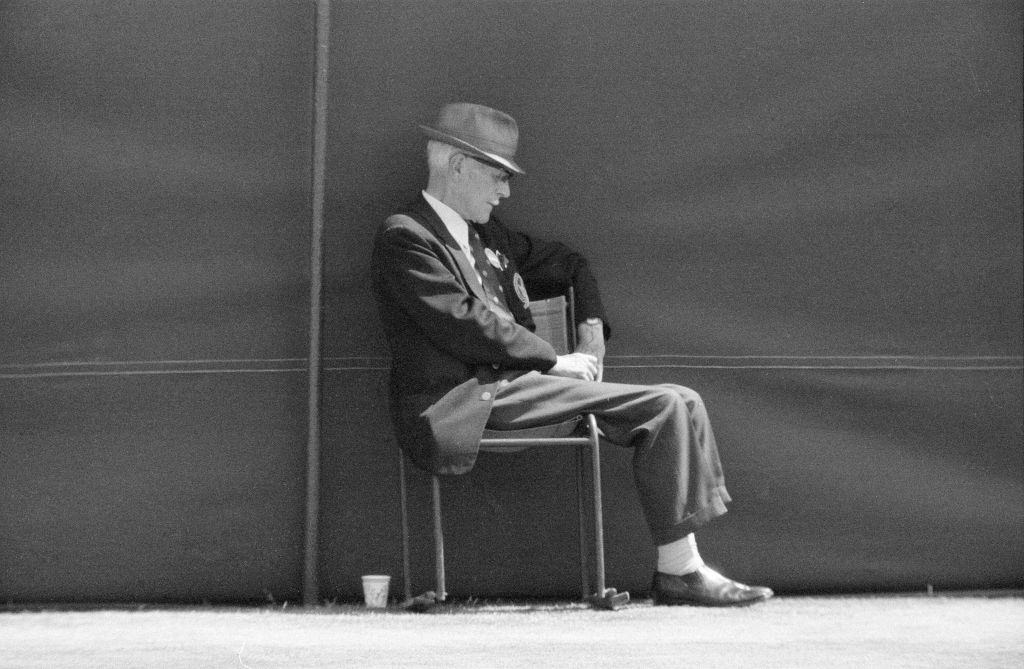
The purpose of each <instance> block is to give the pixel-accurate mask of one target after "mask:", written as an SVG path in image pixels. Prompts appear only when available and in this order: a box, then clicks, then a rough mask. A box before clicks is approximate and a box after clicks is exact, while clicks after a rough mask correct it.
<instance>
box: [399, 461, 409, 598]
mask: <svg viewBox="0 0 1024 669" xmlns="http://www.w3.org/2000/svg"><path fill="white" fill-rule="evenodd" d="M398 479H399V483H400V485H401V493H400V497H401V502H402V587H403V588H404V590H405V601H407V602H408V601H411V600H412V560H411V558H410V555H409V499H408V492H407V488H406V478H405V454H403V453H402V452H401V451H399V452H398Z"/></svg>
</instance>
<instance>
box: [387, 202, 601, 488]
mask: <svg viewBox="0 0 1024 669" xmlns="http://www.w3.org/2000/svg"><path fill="white" fill-rule="evenodd" d="M481 239H482V241H483V243H484V245H485V246H486V247H487V248H490V249H493V250H495V251H500V252H501V254H503V255H504V256H505V257H507V258H508V260H509V265H508V267H507V269H506V270H505V271H504V272H503V273H501V274H502V283H503V284H504V285H506V289H505V295H506V296H508V299H509V302H510V304H509V306H510V307H511V308H512V311H513V313H514V315H515V316H516V322H515V323H513V322H510V321H508V320H507V319H503V318H499V317H498V316H496V315H495V314H494V313H493V312H492V311H491V310H490V309H488V308H487V306H486V303H485V298H484V296H483V295H482V294H480V292H479V291H480V288H479V284H478V283H477V281H476V279H475V277H474V276H473V272H474V270H473V267H472V266H471V265H470V263H469V261H468V260H467V259H466V257H465V255H464V254H463V253H462V251H461V250H460V249H459V246H458V243H457V242H456V241H455V240H454V239H453V238H452V236H451V234H450V233H449V232H448V230H447V228H445V226H444V224H443V223H442V222H441V219H440V218H439V217H438V216H437V214H436V213H435V212H434V210H433V209H432V208H431V207H430V205H429V204H427V202H426V200H424V199H423V198H422V196H420V197H419V198H418V199H417V200H416V201H415V202H413V203H412V204H411V205H409V207H408V208H407V209H406V210H404V211H403V212H401V213H399V214H396V215H394V216H391V217H390V218H388V219H387V220H386V221H385V222H384V224H383V225H382V226H381V227H380V229H379V230H378V232H377V236H376V238H375V240H374V248H373V260H372V271H373V284H374V290H375V293H376V297H377V304H378V308H379V310H380V316H381V320H382V321H383V325H384V332H385V335H386V336H387V339H388V344H389V346H390V349H391V398H390V399H391V415H392V421H393V424H394V428H395V431H396V436H397V438H398V443H399V446H401V448H402V449H403V450H405V452H406V453H408V454H409V456H410V457H411V458H412V460H413V462H415V463H416V464H417V465H418V466H420V467H422V468H423V469H426V470H427V471H431V472H436V473H439V474H461V473H464V472H466V471H469V469H471V468H472V467H473V465H474V463H475V462H476V457H477V451H478V446H479V441H480V438H481V435H482V434H483V431H484V427H485V425H486V424H487V417H488V415H489V414H490V410H491V404H492V403H493V401H494V394H495V390H496V387H497V384H498V382H499V381H501V380H502V379H511V378H514V377H516V376H520V375H522V374H524V373H526V372H528V371H530V370H536V371H539V372H546V371H547V370H549V369H551V367H552V366H554V364H555V359H556V356H555V351H554V349H552V348H551V346H550V345H549V344H548V343H547V342H545V341H544V340H543V339H541V338H540V337H538V336H536V335H535V334H533V332H532V326H533V324H532V319H531V318H530V317H529V312H528V309H525V308H524V307H523V305H522V304H521V303H520V304H515V302H516V301H517V297H516V291H515V288H514V285H513V283H514V277H515V274H516V273H519V274H520V275H521V276H522V279H523V282H524V283H525V286H526V289H527V292H528V293H529V296H530V298H531V299H532V298H537V299H543V298H546V297H551V296H554V295H558V294H563V293H565V292H566V289H567V288H568V287H569V286H573V287H574V288H575V292H576V310H577V311H576V313H577V318H578V319H580V320H582V319H586V318H590V317H597V318H601V319H603V320H605V322H607V320H606V319H605V315H604V310H603V307H602V305H601V298H600V295H599V293H598V291H597V285H596V282H595V281H594V279H593V276H592V275H591V273H590V270H589V268H588V267H587V262H586V260H585V259H584V258H583V257H582V256H581V255H579V254H578V253H576V252H574V251H572V250H570V249H569V248H567V247H565V246H563V245H562V244H558V243H554V242H544V241H540V240H536V239H532V238H530V237H528V236H526V235H524V234H522V233H519V232H516V231H513V230H511V229H509V228H507V227H505V226H504V225H503V224H501V223H500V222H499V221H498V220H497V219H495V218H492V219H491V220H490V221H489V222H488V223H487V225H485V226H483V227H482V229H481ZM606 327H607V326H606Z"/></svg>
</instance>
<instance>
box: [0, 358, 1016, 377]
mask: <svg viewBox="0 0 1024 669" xmlns="http://www.w3.org/2000/svg"><path fill="white" fill-rule="evenodd" d="M388 360H389V358H387V357H369V356H361V357H355V356H353V357H333V358H325V361H328V362H332V363H344V362H346V361H351V362H352V363H356V364H347V365H346V364H340V365H339V364H333V365H327V366H324V367H323V371H325V372H343V371H386V370H388V369H389V368H390V367H389V365H388ZM645 360H649V361H651V362H643V361H645ZM662 360H665V361H666V362H660V361H662ZM669 360H679V361H683V360H688V361H696V360H701V361H707V362H706V363H704V364H695V363H693V362H688V363H684V362H668V361H669ZM730 360H735V361H744V362H749V361H755V360H760V361H804V364H793V363H790V364H779V363H770V364H767V363H766V364H722V361H730ZM809 360H820V361H822V362H823V363H824V364H807V363H806V361H809ZM357 361H358V362H357ZM618 361H621V362H618ZM632 361H637V362H636V363H633V364H630V363H631V362H632ZM655 361H658V362H655ZM712 361H713V362H714V363H717V364H713V362H712ZM837 361H863V362H868V361H874V362H876V363H882V362H883V361H889V362H888V363H887V364H846V365H843V364H835V363H836V362H837ZM929 361H935V362H936V363H940V362H942V363H948V362H951V361H960V362H964V363H968V362H972V363H979V362H992V363H996V361H998V362H999V363H1001V364H964V365H955V364H954V365H950V364H927V363H928V362H929ZM247 363H248V364H249V365H251V366H250V367H246V364H247ZM280 363H295V364H296V366H295V367H260V366H259V365H264V364H280ZM299 363H306V358H223V359H214V358H210V359H197V360H132V361H95V362H86V361H62V362H41V363H20V364H19V363H12V364H4V365H0V379H26V378H52V377H81V376H142V375H146V376H153V375H161V374H179V375H180V374H267V373H295V372H305V371H307V369H306V367H305V365H304V364H303V365H299ZM219 364H225V365H231V366H230V367H217V366H216V365H219ZM194 365H202V366H201V367H192V366H194ZM167 366H184V368H182V369H164V367H167ZM90 367H91V368H93V369H89V368H90ZM116 367H124V368H131V367H141V368H142V369H111V368H116ZM153 367H156V369H154V368H153ZM82 368H85V369H82ZM605 368H606V369H708V370H727V369H736V370H816V369H818V370H822V371H857V370H864V371H880V370H890V371H900V370H910V371H1020V370H1024V357H1018V356H942V355H935V356H922V355H918V356H915V355H905V356H901V355H877V356H875V355H680V354H655V355H621V356H608V358H606V364H605ZM5 370H9V371H5Z"/></svg>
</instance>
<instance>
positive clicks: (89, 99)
mask: <svg viewBox="0 0 1024 669" xmlns="http://www.w3.org/2000/svg"><path fill="white" fill-rule="evenodd" d="M332 14H333V26H332V39H331V53H332V59H331V82H330V85H331V91H330V119H329V155H328V193H327V203H326V204H327V207H326V210H327V229H326V239H325V243H326V246H325V257H326V262H327V266H326V271H325V276H324V280H325V296H324V299H325V312H324V338H325V341H324V346H323V353H324V356H325V372H324V394H323V397H324V406H323V411H324V416H323V435H324V463H323V464H324V466H323V479H322V486H323V487H322V500H321V503H322V516H321V518H320V523H321V530H322V533H323V534H322V540H321V545H320V549H321V558H320V576H321V592H320V594H321V596H323V597H325V598H334V597H349V596H353V595H355V594H356V593H357V592H358V588H359V582H358V576H359V574H361V573H366V572H371V571H372V572H380V571H383V572H388V573H391V574H394V575H396V576H397V575H398V574H399V567H400V553H399V543H398V536H399V534H398V520H397V489H396V488H395V485H396V483H397V480H396V466H397V464H396V447H395V441H394V439H393V437H392V435H391V433H390V427H389V426H388V424H387V413H386V406H385V401H386V400H385V397H386V394H385V391H386V388H385V384H386V374H387V365H388V360H387V356H386V350H385V348H384V345H383V342H382V341H381V332H380V329H379V325H378V323H377V319H376V313H375V309H374V306H373V302H372V298H371V295H370V292H369V286H368V278H367V277H368V273H367V269H368V268H367V263H368V250H369V243H370V239H371V237H372V234H373V230H374V228H375V227H376V225H377V224H378V223H379V222H380V221H381V220H382V219H383V218H384V217H385V216H386V215H387V214H388V213H390V212H391V211H393V210H394V208H395V207H397V206H398V205H400V204H401V203H403V202H405V201H406V200H408V199H409V198H411V197H413V196H414V195H415V194H416V192H417V190H418V189H419V188H420V187H421V186H422V184H423V180H424V178H425V169H424V165H423V158H422V147H423V138H422V137H421V136H420V134H419V132H418V130H417V128H416V125H417V124H418V123H423V122H429V121H431V120H432V119H433V117H434V115H435V114H436V110H437V108H438V107H439V106H440V105H441V104H443V103H445V102H448V101H451V100H456V99H463V100H471V101H478V102H483V103H486V104H490V105H492V106H496V107H498V108H501V109H504V110H506V111H508V112H510V113H512V114H513V115H515V116H516V118H517V119H518V120H519V123H520V127H521V130H522V141H521V149H520V153H519V158H520V162H521V164H523V165H524V166H525V168H526V170H527V172H528V174H527V176H525V177H523V178H518V179H516V180H515V181H514V182H513V184H512V192H513V195H512V198H511V199H510V200H508V201H507V202H506V203H505V204H504V205H502V207H501V210H500V213H501V214H502V215H503V216H504V217H505V219H506V221H508V222H512V223H514V224H517V225H519V226H520V227H522V228H523V229H525V230H527V231H529V232H531V233H534V234H537V235H540V236H546V237H554V238H559V239H562V240H565V241H567V242H569V243H571V244H573V245H575V246H576V247H577V248H579V249H580V250H581V251H583V252H585V253H586V255H587V256H588V257H589V258H590V260H591V263H592V265H593V268H594V271H595V273H596V274H597V276H598V278H599V280H600V281H601V284H602V288H603V292H604V297H605V301H606V303H607V306H608V308H609V311H610V318H611V320H612V325H613V328H614V337H613V340H612V342H611V344H610V348H609V359H608V372H607V375H608V377H609V378H610V379H611V380H621V381H630V382H652V383H653V382H674V383H682V384H684V385H687V386H690V387H693V388H696V389H698V390H699V391H701V392H702V393H703V395H704V396H705V398H706V400H707V401H708V404H709V406H710V410H711V415H712V419H713V420H714V422H715V426H716V431H717V434H718V436H719V441H720V445H721V449H722V451H723V460H724V462H725V466H726V472H727V477H728V481H729V484H730V489H731V492H732V493H733V496H734V497H735V498H736V502H735V504H734V505H733V507H732V511H731V513H730V514H728V515H727V516H725V517H724V518H722V519H721V520H720V521H717V522H716V523H715V524H714V525H713V526H712V527H709V528H708V529H707V530H706V531H705V532H702V533H701V534H700V545H701V547H702V552H703V553H704V555H705V558H706V559H708V561H709V562H712V563H714V564H716V565H718V566H720V567H721V568H723V569H724V570H726V571H727V572H728V573H730V574H732V575H735V576H737V577H741V578H749V579H753V580H757V581H763V582H767V583H769V584H771V585H773V586H775V587H777V588H779V589H780V590H784V591H817V590H829V591H835V590H868V589H880V588H885V589H917V588H924V587H925V586H926V585H927V584H933V585H935V586H936V587H940V588H942V587H971V588H974V587H1000V586H1016V587H1020V586H1021V585H1024V572H1022V567H1021V565H1022V564H1024V561H1022V557H1024V533H1022V530H1021V526H1022V524H1021V518H1022V512H1024V458H1022V453H1021V443H1022V432H1024V430H1022V424H1021V413H1022V375H1021V355H1022V336H1021V335H1022V332H1021V317H1022V295H1021V292H1022V288H1021V284H1022V276H1021V275H1022V239H1021V236H1022V225H1021V222H1022V201H1021V179H1022V160H1021V149H1020V146H1021V103H1022V95H1021V55H1022V53H1021V52H1022V45H1021V42H1022V39H1021V29H1022V16H1021V7H1020V5H1019V3H1015V2H993V3H933V2H920V3H911V2H904V3H868V4H865V3H860V2H838V3H800V2H794V3H748V2H744V3H730V2H724V3H713V4H712V3H697V2H692V3H690V2H683V3H678V2H671V3H667V2H637V3H619V2H580V1H572V2H559V3H550V2H486V3H481V2H471V1H467V2H450V1H445V2H431V1H412V0H407V1H403V2H397V1H394V0H385V1H377V0H375V1H373V2H334V3H333V10H332ZM0 62H2V63H3V66H2V67H0V127H2V128H3V133H2V134H0V156H2V166H3V172H4V174H3V176H2V178H0V198H2V199H0V217H2V219H0V225H2V241H3V243H2V245H0V279H2V287H3V290H2V291H0V310H2V314H3V319H2V322H0V332H2V341H3V348H2V351H0V356H2V357H0V446H2V448H0V472H2V473H0V535H2V536H4V537H5V540H4V541H3V542H0V600H3V601H40V600H43V601H46V600H49V601H98V600H106V601H140V600H141V601H200V600H204V599H205V600H210V601H222V600H223V601H269V600H274V601H280V600H282V599H288V598H291V599H294V598H295V597H297V596H298V593H299V591H300V589H301V558H302V556H301V548H302V510H303V484H304V481H303V475H304V452H303V449H304V444H305V403H306V397H305V375H304V368H305V358H306V355H307V349H306V346H307V344H306V337H307V319H308V315H307V304H308V297H309V295H308V281H309V273H308V245H309V211H310V206H309V202H310V195H309V162H310V150H309V147H310V141H311V140H310V131H311V124H310V120H311V84H312V68H313V8H312V3H310V2H298V1H295V2H290V1H285V0H280V1H271V0H265V1H261V2H242V1H241V0H238V1H234V2H218V3H203V2H196V1H195V0H178V1H175V2H163V3H144V2H130V1H128V0H121V1H118V2H98V1H93V2H80V3H59V2H6V3H0ZM604 464H605V505H606V534H607V543H608V570H609V580H610V583H611V584H612V585H615V586H616V587H619V588H630V589H633V590H634V591H637V590H643V589H644V588H646V586H647V582H648V579H649V575H650V569H651V567H652V564H653V549H652V548H651V546H650V540H649V536H648V534H647V530H646V528H645V527H644V525H643V522H642V518H641V516H640V511H639V506H638V503H637V501H636V496H635V493H634V492H633V489H632V483H631V476H630V468H629V454H628V453H626V452H622V451H619V450H618V449H614V448H610V449H607V450H606V452H605V454H604ZM571 466H572V463H571V460H570V458H568V457H564V456H561V455H557V454H548V455H537V454H521V455H516V456H509V457H507V458H505V459H499V458H496V457H491V458H485V459H483V461H482V462H481V464H480V466H479V467H478V470H477V471H475V472H474V473H472V474H471V475H469V476H467V477H462V478H460V479H456V480H452V481H449V482H447V488H446V502H447V503H448V509H449V514H448V516H447V518H446V521H447V525H446V527H447V530H448V532H449V546H448V557H449V567H450V570H451V575H450V583H449V588H450V589H451V590H452V592H453V593H455V594H459V595H477V596H486V595H493V594H500V593H519V594H571V593H573V592H574V591H575V588H576V578H575V575H574V568H573V565H574V564H575V558H574V556H573V550H574V545H575V538H574V535H573V528H574V520H573V519H572V518H571V517H560V515H559V514H553V513H552V509H556V510H557V509H562V508H565V507H566V506H567V504H568V503H569V501H570V500H571V498H572V492H571V486H569V485H568V480H569V479H568V477H569V472H570V471H571ZM427 490H428V489H427V487H426V483H425V480H424V479H422V478H420V479H417V482H416V486H415V488H414V490H413V500H414V502H415V516H416V518H417V520H418V521H419V522H420V525H421V528H420V530H419V531H418V532H417V536H416V543H415V548H416V550H417V553H418V554H419V555H421V556H422V557H423V558H427V556H428V553H429V551H428V546H429V535H428V532H427V525H426V503H427V501H428V499H429V498H428V492H427ZM430 573H431V566H430V564H429V560H428V559H423V560H420V562H419V564H418V567H417V570H416V577H417V583H416V586H417V589H424V588H426V587H427V580H426V579H427V577H428V575H429V574H430ZM398 585H399V584H398V583H396V587H397V586H398Z"/></svg>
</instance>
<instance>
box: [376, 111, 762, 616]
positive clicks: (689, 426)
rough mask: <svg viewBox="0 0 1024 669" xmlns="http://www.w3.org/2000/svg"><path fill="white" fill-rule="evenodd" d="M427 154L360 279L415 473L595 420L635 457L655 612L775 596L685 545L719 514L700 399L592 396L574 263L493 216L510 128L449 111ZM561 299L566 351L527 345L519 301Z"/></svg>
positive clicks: (582, 290)
mask: <svg viewBox="0 0 1024 669" xmlns="http://www.w3.org/2000/svg"><path fill="white" fill-rule="evenodd" d="M420 127H421V128H422V130H423V132H424V133H426V135H427V137H428V138H429V140H428V142H427V163H428V168H429V179H428V182H427V187H426V190H424V191H423V192H422V193H421V195H420V197H419V198H417V199H416V200H415V201H414V202H412V203H411V204H410V205H408V206H407V208H405V209H404V210H403V211H401V212H399V213H397V214H395V215H393V216H391V217H389V218H388V219H387V220H386V221H385V222H384V224H383V225H382V226H381V228H380V230H379V231H378V233H377V236H376V239H375V241H374V249H373V261H372V266H373V279H374V289H375V291H376V295H377V302H378V307H379V309H380V314H381V318H382V321H383V325H384V331H385V334H386V336H387V339H388V343H389V345H390V349H391V355H392V367H391V413H392V420H393V423H394V427H395V431H396V435H397V438H398V442H399V445H400V446H401V448H402V449H403V450H404V451H405V453H406V454H407V455H408V456H409V457H410V458H411V459H412V461H413V462H414V463H416V465H418V466H419V467H421V468H423V469H425V470H427V471H430V472H433V473H438V474H461V473H465V472H467V471H469V470H470V469H471V468H472V467H473V465H474V463H475V461H476V457H477V453H478V448H479V442H480V439H481V436H482V435H483V432H484V429H485V428H488V429H495V430H518V429H525V428H530V427H536V426H539V425H547V424H553V423H558V422H561V421H564V420H568V419H571V418H573V417H574V416H578V415H580V414H585V413H593V414H594V415H595V416H596V418H597V423H598V426H599V427H600V429H601V432H602V433H603V435H604V437H605V438H606V439H607V440H608V441H611V442H613V443H615V444H620V445H622V446H628V447H630V448H632V449H633V470H634V477H635V481H636V488H637V492H638V494H639V498H640V502H641V505H642V507H643V511H644V516H645V518H646V520H647V523H648V526H649V527H650V531H651V535H652V537H653V539H654V542H655V544H656V545H657V548H658V564H657V570H656V571H655V574H654V585H653V594H654V599H655V602H656V603H658V604H696V605H705V606H735V605H743V604H751V603H754V602H758V601H762V600H765V599H767V598H769V597H770V596H771V595H772V591H771V590H770V589H769V588H765V587H755V586H747V585H743V584H741V583H737V582H735V581H733V580H731V579H729V578H726V577H725V576H722V575H721V574H719V573H717V572H715V571H714V570H712V569H711V568H709V567H707V566H706V565H705V564H704V562H703V561H702V560H701V557H700V554H699V553H698V551H697V545H696V542H695V539H694V535H693V532H694V531H695V530H696V529H697V528H699V527H701V526H703V525H704V524H706V523H707V522H708V521H710V520H712V519H713V518H716V517H717V516H720V515H722V514H723V513H725V511H726V508H725V505H726V503H727V502H728V501H729V499H730V498H729V493H728V492H726V489H725V482H724V477H723V474H722V467H721V463H720V462H719V459H718V450H717V447H716V445H715V437H714V434H713V433H712V431H711V424H710V422H709V420H708V414H707V412H706V411H705V408H704V404H703V402H702V400H701V398H700V396H699V395H698V394H697V393H696V392H694V391H693V390H690V389H689V388H684V387H682V386H675V385H662V386H643V385H628V384H620V383H605V382H602V380H601V377H602V359H603V357H604V352H605V344H604V342H605V340H606V338H607V337H608V335H609V333H610V330H609V327H608V324H607V319H606V318H605V313H604V309H603V307H602V305H601V299H600V296H599V293H598V290H597V285H596V283H595V281H594V278H593V276H592V275H591V273H590V270H589V269H588V266H587V262H586V260H585V259H584V258H583V257H582V256H581V255H579V254H578V253H576V252H574V251H572V250H570V249H569V248H567V247H565V246H563V245H561V244H558V243H554V242H547V241H541V240H539V239H534V238H531V237H528V236H526V235H524V234H522V233H520V232H517V231H515V230H513V229H511V228H508V227H506V226H505V225H504V224H502V223H501V222H499V221H498V220H497V219H496V218H494V217H493V216H492V215H491V212H492V210H493V209H494V207H496V206H497V205H498V204H499V202H500V201H501V200H502V199H503V198H506V197H508V196H509V194H510V193H509V180H510V179H511V177H512V176H513V175H515V174H523V170H522V169H521V168H520V167H519V165H517V164H516V163H515V161H514V157H515V152H516V147H517V144H518V139H519V131H518V127H517V125H516V122H515V120H513V119H512V117H510V116H509V115H507V114H504V113H502V112H500V111H497V110H495V109H491V108H488V107H484V106H481V105H474V104H468V103H454V104H449V105H446V106H445V107H443V108H442V109H441V112H440V115H439V117H438V119H437V123H436V124H435V125H433V126H420ZM570 287H571V288H573V289H574V291H575V295H576V320H577V324H576V327H577V331H578V333H579V337H578V342H579V343H578V346H577V348H576V351H575V352H573V353H570V354H567V355H556V353H555V351H554V349H553V348H552V347H551V346H550V345H549V344H548V343H547V342H546V341H544V340H543V339H541V338H540V337H538V336H537V335H535V334H534V333H533V320H532V318H531V317H530V309H529V305H530V298H531V296H532V297H535V298H547V297H552V296H554V295H559V294H564V293H566V292H567V290H568V289H569V288H570Z"/></svg>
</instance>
